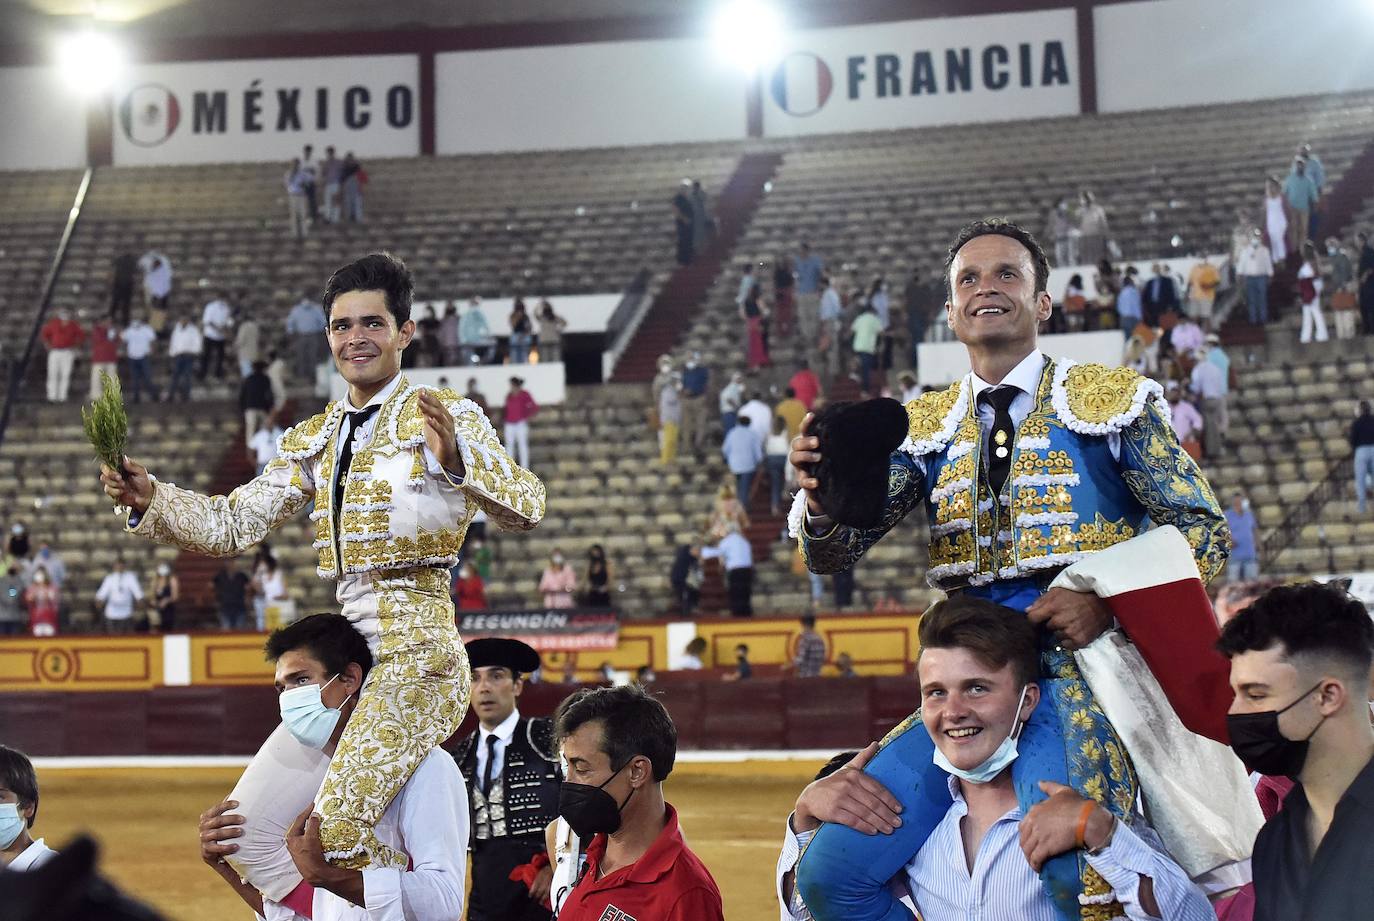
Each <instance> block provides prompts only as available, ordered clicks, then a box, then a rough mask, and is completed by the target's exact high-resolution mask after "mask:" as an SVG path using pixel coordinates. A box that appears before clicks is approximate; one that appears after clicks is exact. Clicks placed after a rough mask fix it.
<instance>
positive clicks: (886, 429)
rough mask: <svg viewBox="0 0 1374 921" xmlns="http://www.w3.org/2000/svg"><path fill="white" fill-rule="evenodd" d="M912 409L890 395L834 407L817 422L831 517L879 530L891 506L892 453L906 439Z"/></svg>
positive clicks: (823, 500) (819, 475) (824, 500)
mask: <svg viewBox="0 0 1374 921" xmlns="http://www.w3.org/2000/svg"><path fill="white" fill-rule="evenodd" d="M908 426H909V422H908V421H907V414H906V408H905V407H903V406H902V404H901V403H898V402H897V401H896V400H891V399H887V398H886V397H884V398H881V399H876V400H864V401H862V402H840V403H831V404H830V405H829V406H827V407H825V409H823V410H821V412H820V415H819V416H817V417H816V419H815V421H813V422H812V423H811V427H810V429H809V430H808V431H809V433H810V434H812V435H815V436H816V437H818V438H819V439H820V442H821V444H820V449H819V450H820V454H821V461H820V463H819V464H817V465H816V469H815V471H814V474H813V475H814V476H815V477H816V479H817V480H819V481H820V486H819V488H818V489H817V491H816V500H817V501H818V502H820V504H821V508H822V509H824V510H825V514H826V515H828V516H830V517H831V518H833V519H835V521H837V522H839V523H840V524H843V525H848V526H849V527H851V528H875V527H877V526H878V524H879V522H881V521H882V517H883V506H884V505H885V504H886V502H887V471H888V462H889V459H890V458H891V457H892V452H893V451H895V450H897V448H898V446H900V445H901V443H902V442H903V441H905V440H906V434H907V428H908Z"/></svg>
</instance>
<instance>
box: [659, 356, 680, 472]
mask: <svg viewBox="0 0 1374 921" xmlns="http://www.w3.org/2000/svg"><path fill="white" fill-rule="evenodd" d="M681 429H682V380H681V379H680V378H679V377H678V376H677V375H676V374H672V375H669V376H668V379H667V380H665V381H663V382H662V383H661V385H660V386H659V388H658V462H659V463H660V464H662V465H663V466H665V467H667V466H669V465H670V464H673V463H675V462H676V461H677V444H678V433H679V432H680V431H681Z"/></svg>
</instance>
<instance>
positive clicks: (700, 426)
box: [679, 351, 711, 454]
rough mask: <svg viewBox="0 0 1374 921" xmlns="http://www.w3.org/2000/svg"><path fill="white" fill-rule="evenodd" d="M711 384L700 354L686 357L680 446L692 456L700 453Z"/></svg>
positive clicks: (709, 373)
mask: <svg viewBox="0 0 1374 921" xmlns="http://www.w3.org/2000/svg"><path fill="white" fill-rule="evenodd" d="M710 383H711V370H710V369H709V368H707V367H706V366H705V365H704V364H702V363H701V353H700V352H697V351H693V352H692V353H691V354H690V355H688V356H687V365H686V367H684V368H683V370H682V389H681V391H679V396H680V397H681V398H682V436H681V437H682V444H683V446H684V447H686V448H687V449H689V450H690V451H691V452H692V453H693V454H700V453H701V439H702V437H703V435H705V432H706V389H707V387H709V386H710Z"/></svg>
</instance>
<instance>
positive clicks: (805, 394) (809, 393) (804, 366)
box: [787, 358, 821, 412]
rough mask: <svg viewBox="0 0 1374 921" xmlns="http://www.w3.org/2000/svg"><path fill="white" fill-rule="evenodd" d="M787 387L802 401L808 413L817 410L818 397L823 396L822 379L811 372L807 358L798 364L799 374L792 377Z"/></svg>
mask: <svg viewBox="0 0 1374 921" xmlns="http://www.w3.org/2000/svg"><path fill="white" fill-rule="evenodd" d="M787 386H789V387H791V388H792V390H793V391H794V392H795V393H796V395H797V399H798V400H801V402H802V404H803V405H804V406H805V407H806V411H807V412H810V411H811V410H812V409H814V408H815V406H816V397H818V396H820V395H821V379H820V378H819V377H817V376H816V372H815V371H812V370H811V365H810V364H809V363H808V362H807V360H806V359H805V358H803V359H802V360H801V361H800V362H799V363H798V366H797V373H796V374H793V375H792V379H791V380H790V381H788V382H787Z"/></svg>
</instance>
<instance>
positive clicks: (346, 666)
mask: <svg viewBox="0 0 1374 921" xmlns="http://www.w3.org/2000/svg"><path fill="white" fill-rule="evenodd" d="M266 651H267V658H268V659H269V660H270V661H272V662H274V663H275V664H276V679H275V682H274V683H275V685H276V688H277V694H278V695H279V696H278V701H279V703H280V709H281V714H282V726H284V727H285V729H286V731H287V732H289V733H290V734H291V735H292V736H293V737H294V738H295V739H296V740H297V741H298V742H300V743H301V744H302V745H303V746H305V747H307V748H308V749H311V750H317V751H319V752H322V753H323V755H324V756H326V758H325V759H324V760H326V761H327V756H332V755H333V754H334V753H335V751H336V750H337V748H338V746H339V744H340V740H341V739H342V737H343V734H344V728H345V726H347V725H348V723H349V722H350V721H351V720H353V718H354V717H355V715H356V716H358V718H359V719H366V713H364V712H362V711H361V710H360V707H361V706H362V704H361V703H360V701H359V694H360V692H361V690H362V687H363V683H364V682H365V680H366V679H367V676H368V673H369V672H370V671H371V670H372V668H373V662H372V653H371V652H370V651H369V650H368V645H367V640H366V639H365V638H364V637H363V635H362V634H361V633H359V632H358V631H357V630H355V629H354V628H353V625H352V624H350V623H349V622H348V620H347V619H345V618H344V617H343V616H341V615H339V614H314V615H312V616H310V617H306V618H303V619H302V620H299V621H297V622H296V623H294V624H291V625H290V626H289V627H283V628H282V629H280V630H278V631H276V632H275V633H273V634H272V635H271V636H270V637H268V639H267V646H266ZM385 750H386V749H385V746H384V747H383V749H382V751H383V752H384V751H385ZM377 757H378V758H379V759H383V758H385V757H386V755H385V754H379V755H378V756H377ZM320 771H321V773H322V772H323V762H321V764H320ZM259 780H266V781H269V783H267V784H258V785H256V786H257V789H252V788H251V785H249V784H246V783H245V782H243V781H240V783H239V785H238V786H237V787H236V788H235V789H234V792H233V793H231V794H230V795H229V796H230V798H229V799H226V800H225V801H224V802H222V803H220V804H219V805H217V806H214V807H212V808H211V809H209V810H207V811H206V812H205V813H204V814H203V815H201V818H200V854H201V859H202V860H204V861H205V862H206V863H207V864H209V865H210V867H211V869H213V870H214V871H215V872H216V873H218V874H219V875H220V877H221V878H222V879H223V880H224V881H225V882H226V883H227V884H228V885H229V887H230V888H231V889H233V890H234V891H235V892H236V893H238V895H239V897H240V898H241V899H243V901H244V902H245V903H247V904H248V906H249V907H251V908H252V909H253V910H254V911H255V912H257V913H258V914H259V915H260V916H261V917H263V918H264V919H265V921H303V919H313V921H381V919H387V921H390V919H395V921H452V919H454V918H458V917H460V916H461V915H462V913H463V885H464V877H465V875H466V868H465V867H464V861H463V857H462V855H463V852H464V851H466V849H467V844H468V810H467V804H466V803H465V802H464V792H463V778H462V776H461V775H460V774H459V773H458V768H457V767H456V766H455V765H454V763H453V761H452V759H451V758H449V756H448V753H447V752H445V751H444V750H443V749H441V748H439V747H438V746H435V747H433V748H430V749H429V750H428V751H427V752H426V754H425V756H424V757H423V758H422V759H421V761H420V764H419V765H418V766H417V767H416V768H415V770H414V772H413V773H412V774H410V776H409V777H408V778H407V779H406V781H405V782H404V783H403V784H402V785H401V788H400V790H399V791H398V792H397V794H396V797H395V799H393V800H392V801H391V803H390V804H389V805H388V806H387V808H386V810H385V812H384V813H383V814H382V816H381V818H380V819H379V820H378V822H377V825H376V833H377V835H378V836H379V837H380V838H381V839H382V840H384V841H386V842H387V844H388V846H390V847H392V848H394V849H395V850H396V851H397V853H400V854H402V855H403V856H404V857H405V862H404V863H402V864H399V865H397V866H391V867H378V866H373V867H371V868H368V869H364V870H357V869H347V868H343V867H336V866H333V865H331V864H330V863H329V862H328V861H326V860H325V851H324V847H323V845H322V844H321V843H320V817H319V815H318V814H315V813H314V812H313V804H312V805H311V807H310V808H308V809H306V811H305V812H302V813H301V814H300V815H299V816H297V818H296V820H295V822H293V823H292V824H291V827H290V828H289V829H288V830H287V831H286V833H285V838H284V842H285V846H284V847H282V846H281V845H278V846H277V848H276V851H277V854H276V859H277V860H279V861H280V860H289V861H290V863H291V864H293V865H294V867H295V869H296V871H297V872H298V873H299V875H300V879H301V880H303V884H302V885H300V886H297V887H295V888H294V889H292V890H290V891H289V892H288V893H287V894H286V895H285V896H278V897H276V898H272V897H269V896H265V895H264V894H263V893H261V892H259V891H258V890H257V889H256V888H254V887H253V886H252V885H251V884H250V883H248V882H247V881H245V880H243V879H241V878H240V876H239V872H238V870H237V869H235V867H233V866H231V865H230V863H229V862H228V861H230V860H233V859H234V858H235V855H237V854H238V853H239V850H240V847H241V846H242V847H244V848H247V847H248V846H249V844H248V841H247V839H246V838H245V837H244V834H243V831H244V829H243V825H244V817H243V816H242V815H238V814H235V813H233V812H232V810H235V809H237V808H238V806H239V800H240V799H242V800H243V801H245V802H247V801H249V799H250V797H258V798H270V797H272V796H274V795H275V793H276V791H275V790H274V789H273V788H272V786H271V784H270V780H271V778H270V777H260V778H259Z"/></svg>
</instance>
